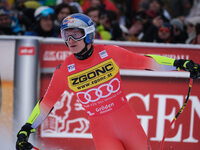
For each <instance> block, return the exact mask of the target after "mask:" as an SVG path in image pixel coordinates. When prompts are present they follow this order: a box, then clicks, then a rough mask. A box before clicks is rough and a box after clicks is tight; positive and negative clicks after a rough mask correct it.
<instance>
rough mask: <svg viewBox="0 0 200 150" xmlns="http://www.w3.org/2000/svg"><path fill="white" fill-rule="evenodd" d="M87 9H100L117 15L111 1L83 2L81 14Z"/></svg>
mask: <svg viewBox="0 0 200 150" xmlns="http://www.w3.org/2000/svg"><path fill="white" fill-rule="evenodd" d="M89 7H101V8H104V9H105V10H109V11H114V12H115V13H116V14H119V11H118V9H117V7H116V6H115V4H114V3H113V2H111V0H85V1H84V3H83V6H82V9H83V12H86V10H87V9H88V8H89Z"/></svg>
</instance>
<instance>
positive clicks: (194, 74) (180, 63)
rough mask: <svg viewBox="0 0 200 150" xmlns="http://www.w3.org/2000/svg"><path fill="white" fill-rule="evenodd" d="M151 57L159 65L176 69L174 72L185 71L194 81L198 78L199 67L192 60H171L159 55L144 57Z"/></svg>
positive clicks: (199, 75)
mask: <svg viewBox="0 0 200 150" xmlns="http://www.w3.org/2000/svg"><path fill="white" fill-rule="evenodd" d="M145 56H147V57H151V58H152V59H154V60H155V61H156V62H157V63H158V64H160V65H169V66H174V67H176V70H185V71H188V72H190V77H191V78H193V79H196V78H198V77H200V65H199V64H197V63H194V62H193V61H192V60H186V59H172V58H169V57H164V56H159V55H145Z"/></svg>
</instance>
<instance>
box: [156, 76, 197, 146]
mask: <svg viewBox="0 0 200 150" xmlns="http://www.w3.org/2000/svg"><path fill="white" fill-rule="evenodd" d="M192 84H193V79H192V78H190V82H189V88H188V93H187V97H186V99H185V102H184V104H183V106H182V107H181V109H180V110H179V112H178V113H177V114H176V116H175V117H174V119H173V120H172V122H171V123H170V125H169V127H168V129H167V130H166V131H165V133H164V136H163V139H162V141H161V145H160V150H163V145H164V141H165V138H166V136H167V134H168V132H169V130H170V129H171V126H172V125H173V123H174V122H175V121H176V120H177V118H178V116H179V115H180V114H181V113H182V112H183V109H184V108H185V107H186V105H187V102H188V100H189V97H190V93H191V88H192Z"/></svg>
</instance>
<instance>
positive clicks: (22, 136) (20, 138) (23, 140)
mask: <svg viewBox="0 0 200 150" xmlns="http://www.w3.org/2000/svg"><path fill="white" fill-rule="evenodd" d="M33 132H35V129H33V128H32V127H31V124H28V123H26V124H25V125H24V126H23V127H22V128H21V130H20V131H19V132H18V134H17V142H16V149H17V150H31V149H32V148H33V145H32V144H31V143H29V142H28V138H29V135H30V133H33Z"/></svg>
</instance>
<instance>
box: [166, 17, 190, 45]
mask: <svg viewBox="0 0 200 150" xmlns="http://www.w3.org/2000/svg"><path fill="white" fill-rule="evenodd" d="M170 23H171V25H172V26H173V35H172V41H171V43H185V40H186V39H187V33H186V32H185V31H184V24H183V22H182V21H181V20H180V19H179V18H174V19H172V20H171V21H170Z"/></svg>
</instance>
